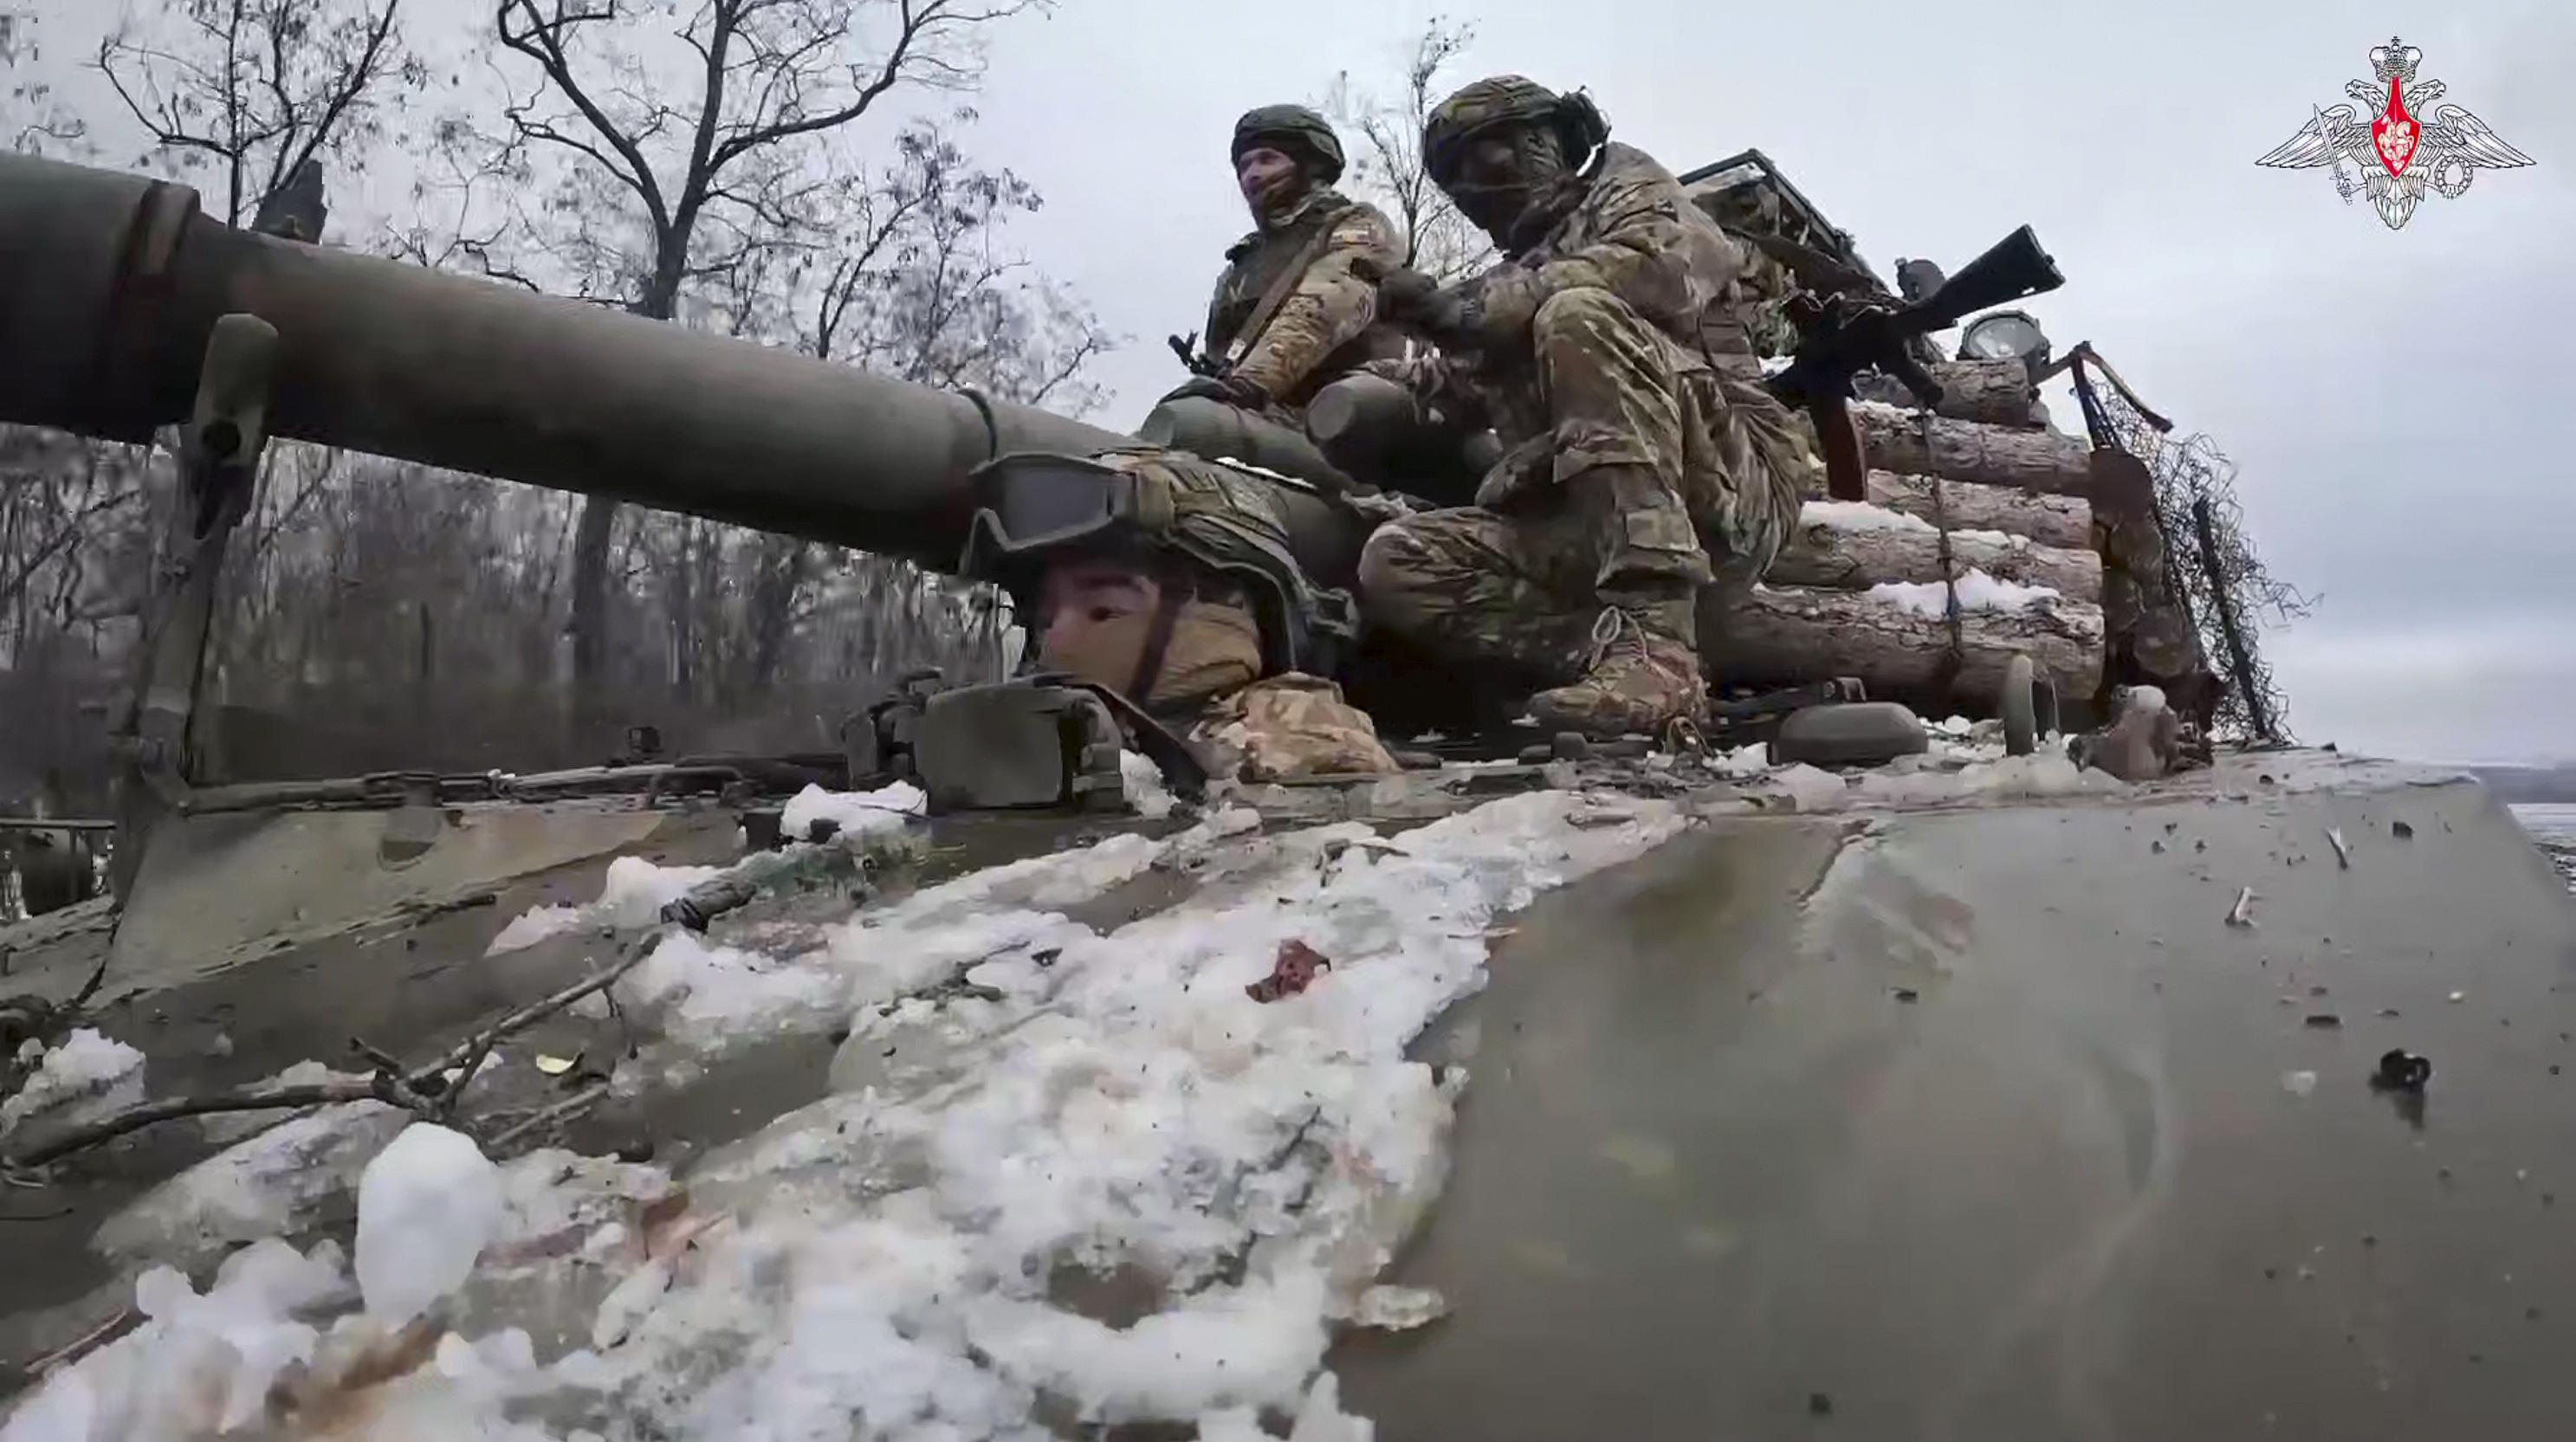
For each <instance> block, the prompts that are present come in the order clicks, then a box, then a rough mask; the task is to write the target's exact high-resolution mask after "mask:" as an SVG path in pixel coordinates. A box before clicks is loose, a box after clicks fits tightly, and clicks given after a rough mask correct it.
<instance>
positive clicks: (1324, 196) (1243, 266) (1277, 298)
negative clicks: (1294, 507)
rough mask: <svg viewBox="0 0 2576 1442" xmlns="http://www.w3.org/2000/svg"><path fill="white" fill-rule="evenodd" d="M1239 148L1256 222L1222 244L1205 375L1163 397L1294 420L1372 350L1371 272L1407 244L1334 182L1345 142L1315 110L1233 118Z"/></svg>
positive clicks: (1268, 108)
mask: <svg viewBox="0 0 2576 1442" xmlns="http://www.w3.org/2000/svg"><path fill="white" fill-rule="evenodd" d="M1232 154H1233V157H1234V173H1235V183H1236V185H1237V187H1238V188H1240V189H1241V190H1242V192H1243V199H1244V203H1245V204H1246V205H1247V206H1249V207H1251V210H1252V219H1253V230H1252V233H1251V234H1249V235H1246V236H1245V237H1243V239H1241V240H1239V241H1237V242H1235V244H1234V245H1233V247H1232V248H1231V249H1229V250H1227V251H1226V253H1225V258H1226V268H1225V272H1224V274H1223V275H1221V276H1219V277H1218V279H1217V284H1216V295H1215V297H1214V298H1213V299H1212V300H1211V301H1210V302H1209V303H1208V314H1207V329H1206V331H1205V333H1204V338H1203V340H1202V341H1201V346H1202V348H1203V351H1204V354H1203V355H1202V356H1201V357H1200V359H1199V360H1198V361H1197V362H1195V364H1196V365H1197V366H1198V367H1199V368H1200V369H1201V370H1202V371H1203V374H1201V375H1199V376H1198V377H1196V378H1194V379H1192V380H1191V381H1189V382H1188V383H1186V384H1184V385H1183V386H1181V387H1180V389H1178V390H1176V391H1174V392H1172V395H1171V396H1170V397H1167V399H1172V398H1178V397H1181V396H1208V397H1211V398H1214V399H1217V400H1221V401H1225V402H1227V403H1229V404H1231V405H1237V406H1241V407H1243V408H1245V409H1247V410H1254V411H1270V412H1274V413H1281V414H1285V415H1287V416H1290V417H1293V416H1294V415H1295V414H1296V413H1297V412H1298V410H1299V409H1300V408H1302V407H1303V406H1304V405H1305V403H1306V401H1307V400H1308V399H1309V398H1310V397H1312V396H1313V395H1314V393H1315V392H1316V390H1318V389H1319V388H1321V387H1322V386H1324V385H1325V384H1326V383H1328V382H1330V381H1332V380H1334V379H1335V378H1337V377H1339V376H1342V375H1346V374H1348V373H1349V372H1350V371H1352V370H1354V369H1356V368H1357V367H1358V366H1359V364H1360V363H1361V362H1363V361H1365V360H1367V359H1369V358H1370V357H1371V354H1372V346H1373V345H1374V344H1375V343H1376V337H1374V336H1373V335H1372V333H1371V323H1372V322H1373V321H1375V319H1376V318H1377V286H1376V284H1375V281H1374V279H1373V277H1374V276H1376V275H1378V274H1383V273H1384V272H1386V271H1388V270H1392V269H1394V268H1395V267H1396V266H1397V265H1398V264H1399V263H1401V261H1402V259H1403V254H1404V252H1403V248H1402V247H1401V246H1400V245H1398V244H1397V243H1396V239H1395V227H1394V226H1392V225H1390V224H1389V223H1388V222H1387V218H1386V217H1385V216H1384V215H1383V214H1381V213H1379V211H1378V209H1377V208H1376V207H1375V206H1372V205H1368V204H1364V203H1362V202H1359V201H1355V200H1352V199H1351V198H1350V197H1348V196H1346V195H1344V194H1342V193H1341V192H1339V191H1337V190H1335V189H1333V188H1332V187H1333V182H1334V181H1336V180H1339V179H1340V178H1341V174H1342V142H1341V139H1340V137H1338V136H1336V135H1335V134H1334V133H1333V127H1332V126H1331V125H1329V124H1327V123H1326V122H1325V120H1324V117H1322V116H1321V115H1318V114H1316V113H1315V112H1314V111H1312V110H1309V109H1307V108H1306V107H1304V106H1302V105H1265V106H1262V107H1261V108H1260V109H1258V110H1253V111H1250V112H1247V113H1246V114H1245V115H1244V116H1243V118H1242V119H1240V120H1238V121H1236V122H1235V126H1234V144H1233V148H1232ZM1364 277H1367V278H1364ZM1176 344H1178V345H1180V346H1181V347H1182V348H1183V349H1187V347H1188V342H1186V341H1176Z"/></svg>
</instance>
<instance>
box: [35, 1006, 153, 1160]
mask: <svg viewBox="0 0 2576 1442" xmlns="http://www.w3.org/2000/svg"><path fill="white" fill-rule="evenodd" d="M28 1044H29V1045H30V1046H32V1045H35V1043H34V1042H32V1041H31V1042H29V1043H28ZM19 1054H20V1055H21V1056H24V1055H25V1054H26V1048H24V1047H21V1048H20V1049H19ZM141 1100H143V1053H141V1052H139V1051H136V1050H135V1049H134V1048H132V1047H130V1046H127V1045H126V1044H125V1043H123V1042H121V1041H116V1040H114V1039H112V1038H110V1037H107V1036H104V1035H101V1034H100V1033H99V1032H98V1031H97V1029H95V1028H93V1027H86V1026H85V1027H80V1028H78V1029H77V1030H75V1031H73V1032H72V1034H71V1035H69V1036H67V1037H65V1038H63V1041H62V1044H61V1045H60V1046H56V1047H53V1048H51V1049H50V1050H48V1051H46V1052H45V1058H44V1060H43V1061H42V1062H40V1063H38V1064H37V1066H36V1069H35V1071H34V1072H33V1073H31V1074H30V1075H29V1076H28V1077H27V1081H26V1084H25V1085H24V1086H21V1087H20V1088H19V1089H18V1093H17V1095H15V1096H11V1097H8V1098H5V1099H0V1135H6V1134H8V1133H9V1132H11V1131H14V1130H16V1129H17V1126H18V1124H19V1123H20V1122H22V1121H24V1120H26V1119H27V1118H29V1117H33V1116H44V1115H48V1114H51V1115H50V1117H49V1119H51V1120H55V1121H58V1122H60V1123H62V1124H64V1125H76V1124H77V1123H79V1122H82V1121H85V1120H88V1119H90V1118H91V1117H94V1116H100V1115H104V1114H106V1113H107V1112H110V1111H114V1110H116V1109H117V1108H119V1107H126V1106H131V1105H133V1104H134V1103H136V1102H139V1101H141Z"/></svg>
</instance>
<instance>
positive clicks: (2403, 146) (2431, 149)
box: [2254, 36, 2531, 230]
mask: <svg viewBox="0 0 2576 1442" xmlns="http://www.w3.org/2000/svg"><path fill="white" fill-rule="evenodd" d="M2423 59H2424V52H2423V51H2421V50H2419V49H2417V48H2415V47H2414V46H2412V45H2409V44H2407V43H2405V42H2404V41H2402V40H2399V39H2397V38H2396V37H2395V36H2390V37H2389V40H2388V43H2387V44H2385V45H2382V46H2379V47H2377V48H2375V49H2373V50H2372V51H2371V52H2370V68H2371V69H2372V70H2373V71H2375V72H2377V74H2378V77H2379V78H2378V80H2377V81H2376V82H2375V83H2374V82H2372V81H2368V80H2355V81H2352V82H2350V83H2349V84H2347V85H2345V86H2344V88H2343V92H2344V94H2346V95H2349V96H2351V97H2352V98H2353V99H2355V100H2357V101H2360V102H2361V103H2362V104H2363V105H2366V106H2368V107H2369V110H2368V112H2364V111H2362V110H2360V109H2357V108H2356V107H2354V106H2350V105H2337V106H2335V107H2333V108H2332V109H2319V108H2311V111H2310V114H2309V118H2308V123H2307V124H2305V125H2302V126H2300V127H2299V133H2298V134H2296V135H2293V136H2291V137H2290V138H2289V139H2287V140H2285V141H2282V142H2281V143H2280V144H2279V145H2277V146H2275V147H2273V148H2272V149H2271V150H2270V151H2269V152H2267V153H2265V154H2264V155H2263V157H2262V158H2261V159H2259V160H2256V161H2255V162H2254V163H2255V164H2256V165H2269V166H2273V167H2275V168H2278V169H2283V170H2307V169H2313V168H2314V167H2317V166H2320V165H2327V166H2332V167H2334V183H2335V194H2337V195H2340V196H2342V197H2343V199H2344V203H2345V204H2346V205H2350V204H2351V203H2352V198H2353V196H2355V195H2357V194H2367V195H2368V196H2369V197H2370V203H2371V204H2372V205H2373V206H2374V207H2376V208H2377V209H2378V211H2379V218H2380V219H2381V220H2383V221H2386V222H2387V223H2388V228H2389V229H2390V230H2395V229H2397V228H2398V227H2399V226H2401V225H2404V224H2405V223H2406V222H2407V220H2408V219H2410V218H2411V217H2413V215H2414V214H2415V203H2416V202H2417V201H2419V200H2422V199H2423V198H2424V190H2425V187H2427V186H2430V187H2432V188H2433V189H2434V190H2436V191H2439V192H2440V193H2441V194H2443V195H2445V196H2449V197H2451V198H2453V199H2457V198H2458V197H2459V196H2461V195H2463V194H2465V193H2466V192H2467V191H2468V188H2469V182H2470V181H2471V180H2473V179H2475V178H2476V177H2477V173H2478V170H2479V169H2480V168H2481V167H2484V168H2488V169H2495V170H2507V169H2511V168H2513V167H2515V166H2518V165H2529V164H2530V163H2531V157H2530V156H2528V155H2525V154H2523V153H2522V152H2521V151H2519V150H2516V149H2514V148H2513V147H2512V146H2510V145H2507V144H2505V143H2504V142H2503V141H2502V140H2499V139H2497V138H2496V133H2495V132H2494V131H2492V130H2490V129H2488V128H2487V123H2486V122H2485V121H2483V120H2480V119H2479V118H2477V117H2476V116H2474V115H2471V114H2470V113H2469V112H2468V111H2467V110H2466V109H2465V108H2463V107H2461V106H2457V105H2434V104H2433V102H2434V101H2436V100H2439V99H2441V98H2442V94H2443V92H2444V91H2445V90H2447V89H2448V88H2449V87H2448V86H2445V85H2444V84H2443V83H2442V82H2441V81H2439V80H2426V81H2423V82H2421V83H2418V82H2417V81H2416V79H2415V67H2416V66H2417V65H2419V64H2421V63H2422V62H2423ZM2427 106H2431V107H2432V108H2431V110H2430V111H2429V112H2428V111H2427V110H2426V108H2425V107H2427ZM2364 113H2368V114H2369V115H2370V119H2369V120H2367V121H2364V120H2363V119H2362V118H2361V117H2362V116H2363V114H2364ZM2428 115H2429V117H2430V118H2426V117H2427V116H2428Z"/></svg>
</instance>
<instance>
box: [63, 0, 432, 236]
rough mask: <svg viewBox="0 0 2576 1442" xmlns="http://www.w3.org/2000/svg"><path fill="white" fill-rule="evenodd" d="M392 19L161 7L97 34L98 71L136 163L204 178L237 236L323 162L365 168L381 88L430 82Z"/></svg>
mask: <svg viewBox="0 0 2576 1442" xmlns="http://www.w3.org/2000/svg"><path fill="white" fill-rule="evenodd" d="M401 8H402V0H162V3H161V4H160V5H159V7H158V8H157V9H156V10H154V11H152V12H150V13H149V14H146V15H138V14H136V13H134V12H128V13H127V14H126V15H125V16H124V18H123V19H121V20H120V21H119V22H118V23H117V25H116V26H115V28H114V29H112V30H110V31H109V32H108V34H107V37H106V38H105V39H104V40H102V41H100V42H99V49H98V61H97V66H98V69H99V71H100V73H102V74H104V75H105V76H106V77H107V81H108V84H109V85H110V86H111V87H112V88H113V89H114V90H115V92H116V96H117V98H118V99H119V100H120V101H122V102H124V105H125V108H126V110H127V111H128V112H129V113H130V114H132V116H133V117H134V119H135V121H136V123H138V124H140V125H141V126H142V127H143V130H144V133H145V134H146V136H147V137H149V144H148V147H147V148H146V149H145V151H144V153H143V154H142V156H141V157H140V158H139V159H138V161H137V163H138V164H141V165H145V166H154V167H157V168H166V169H171V170H176V171H178V172H180V173H182V174H187V173H191V172H197V171H210V172H212V174H213V177H214V179H215V181H216V183H217V185H218V186H219V194H218V196H217V198H216V199H217V203H218V204H220V207H221V209H220V210H219V211H218V214H219V215H220V217H221V218H222V219H223V220H224V222H225V223H226V224H230V225H245V224H248V223H249V222H250V220H251V218H252V217H253V216H255V215H257V214H258V213H259V211H260V209H261V207H262V206H264V205H266V204H267V203H268V202H269V201H271V200H272V199H273V198H275V197H277V196H279V195H280V194H281V193H283V192H285V191H286V190H287V189H288V188H289V187H290V186H292V185H294V184H296V183H297V181H298V178H299V177H302V176H308V175H312V174H314V173H313V172H309V171H308V170H307V167H308V166H310V165H312V164H314V163H315V162H317V161H319V160H320V159H322V158H323V157H324V156H329V157H331V158H332V159H333V160H335V161H339V162H341V163H343V164H345V165H347V166H349V167H350V168H352V169H362V168H364V166H365V164H366V161H367V158H368V156H369V153H370V152H371V151H372V150H373V149H374V147H375V146H376V145H377V144H378V143H380V142H381V141H382V140H383V139H384V124H385V117H386V114H387V110H388V107H387V106H386V104H385V101H386V98H387V91H388V90H390V89H411V90H417V89H418V88H420V86H421V85H422V84H423V83H424V82H425V81H426V80H427V78H428V77H427V71H426V70H425V68H424V67H423V66H422V65H421V63H420V61H419V59H418V58H417V57H416V56H414V55H412V54H411V53H410V52H409V51H408V50H407V49H406V48H405V47H404V45H403V43H402V38H401V35H400V31H399V27H398V25H397V23H396V22H397V16H398V12H399V11H400V10H401ZM308 183H318V178H317V180H316V181H314V182H308ZM209 208H213V207H211V206H210V207H209Z"/></svg>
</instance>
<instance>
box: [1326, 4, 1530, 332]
mask: <svg viewBox="0 0 2576 1442" xmlns="http://www.w3.org/2000/svg"><path fill="white" fill-rule="evenodd" d="M1475 38H1476V27H1475V26H1473V25H1472V24H1467V23H1464V22H1454V21H1450V20H1448V19H1445V18H1443V17H1440V16H1433V17H1432V18H1431V19H1430V20H1429V21H1428V22H1426V23H1425V24H1424V25H1423V27H1422V33H1421V34H1419V35H1416V36H1415V37H1414V38H1413V40H1412V41H1411V43H1410V45H1409V47H1408V48H1407V50H1406V52H1405V55H1404V60H1403V65H1402V70H1401V72H1400V75H1399V77H1398V83H1397V85H1396V89H1395V94H1394V95H1393V96H1392V97H1389V96H1386V95H1382V94H1380V93H1379V92H1377V91H1374V90H1370V89H1364V88H1361V87H1359V86H1358V85H1356V84H1355V83H1354V82H1353V81H1352V79H1351V75H1350V72H1348V71H1344V72H1343V73H1342V74H1341V75H1340V76H1339V77H1337V78H1336V79H1335V80H1334V82H1333V87H1332V89H1331V91H1330V92H1328V94H1327V95H1326V97H1325V101H1324V112H1325V114H1327V115H1329V116H1331V117H1332V118H1333V120H1334V122H1335V123H1336V124H1338V125H1339V126H1340V127H1341V128H1342V129H1343V130H1344V131H1345V132H1348V133H1351V134H1355V135H1357V137H1358V139H1359V144H1358V145H1357V146H1356V147H1354V149H1355V151H1356V153H1355V154H1354V155H1353V156H1352V159H1351V166H1350V172H1351V177H1352V188H1353V189H1354V190H1356V191H1357V192H1358V194H1359V196H1360V197H1361V198H1362V199H1366V200H1371V201H1375V202H1377V203H1378V205H1379V206H1380V207H1381V208H1383V209H1384V210H1385V211H1386V212H1387V215H1388V218H1389V219H1391V220H1393V221H1394V222H1395V223H1396V224H1397V225H1398V226H1399V227H1401V228H1402V229H1403V231H1404V243H1405V264H1407V265H1409V266H1411V267H1413V268H1414V269H1416V270H1420V271H1424V272H1427V273H1428V274H1430V275H1432V276H1434V277H1436V278H1438V279H1440V280H1442V281H1451V280H1459V279H1463V278H1464V277H1466V276H1469V275H1472V274H1474V273H1476V272H1477V271H1480V270H1483V269H1484V268H1486V267H1487V266H1489V265H1492V264H1493V263H1494V260H1495V259H1496V257H1495V254H1494V248H1493V245H1492V244H1491V243H1490V242H1489V241H1487V240H1486V239H1485V236H1484V233H1483V232H1482V231H1479V230H1478V229H1476V227H1475V226H1474V225H1473V224H1472V223H1470V222H1469V221H1468V219H1467V218H1466V217H1465V216H1463V215H1461V214H1459V213H1458V208H1457V207H1456V206H1454V205H1452V204H1450V203H1449V197H1448V196H1446V195H1444V194H1442V193H1441V190H1440V187H1439V185H1438V184H1437V183H1435V182H1434V181H1433V180H1432V178H1431V172H1430V169H1429V168H1428V167H1427V166H1425V165H1424V164H1423V159H1422V127H1423V124H1424V123H1425V122H1426V121H1428V120H1429V119H1430V118H1431V108H1432V107H1433V106H1435V105H1437V104H1439V103H1440V100H1441V98H1442V94H1443V92H1444V91H1445V90H1446V89H1447V84H1446V79H1445V76H1446V72H1447V71H1448V70H1449V68H1450V62H1452V61H1454V60H1456V59H1457V58H1458V57H1459V56H1460V55H1462V54H1464V53H1465V52H1466V49H1467V47H1468V45H1470V44H1471V43H1473V42H1474V40H1475Z"/></svg>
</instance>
